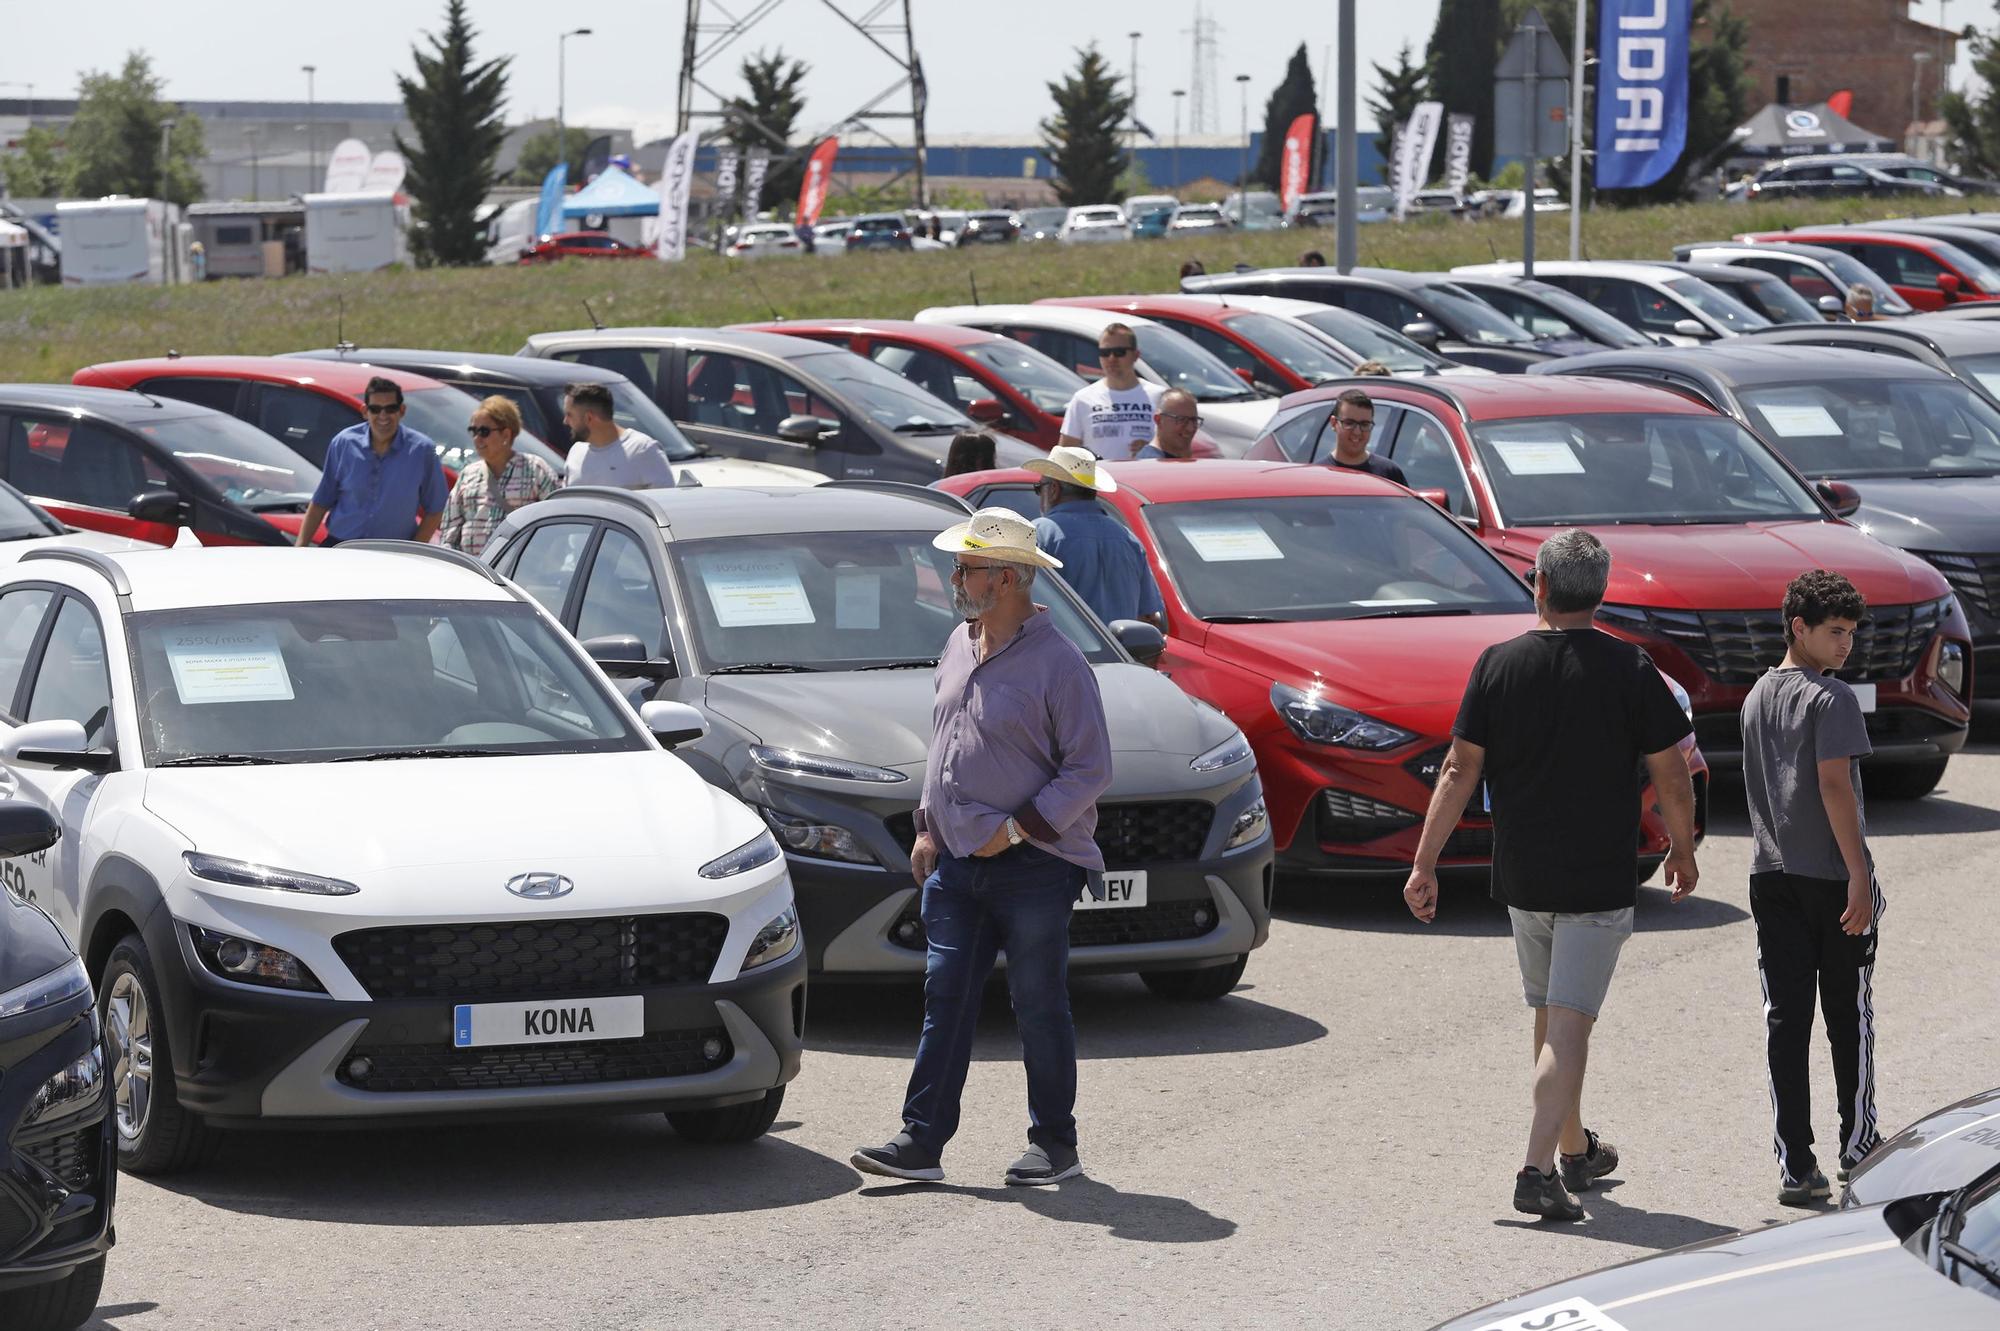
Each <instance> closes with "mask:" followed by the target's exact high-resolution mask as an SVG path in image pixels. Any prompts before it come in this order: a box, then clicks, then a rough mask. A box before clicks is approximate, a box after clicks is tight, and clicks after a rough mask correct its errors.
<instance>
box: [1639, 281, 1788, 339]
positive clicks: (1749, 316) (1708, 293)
mask: <svg viewBox="0 0 2000 1331" xmlns="http://www.w3.org/2000/svg"><path fill="white" fill-rule="evenodd" d="M1665 285H1666V288H1667V290H1669V291H1671V292H1673V293H1674V294H1675V295H1677V296H1679V297H1680V298H1681V299H1682V300H1684V301H1686V302H1687V303H1688V304H1690V305H1692V306H1693V307H1694V308H1695V309H1697V310H1699V311H1700V312H1701V313H1702V314H1704V315H1706V316H1708V320H1709V322H1710V323H1714V324H1720V325H1721V326H1722V327H1724V328H1727V329H1728V330H1729V331H1730V332H1732V333H1745V332H1748V331H1749V330H1751V329H1752V328H1768V327H1770V325H1771V321H1770V320H1769V319H1766V318H1765V317H1764V316H1763V315H1761V314H1759V313H1757V311H1755V310H1753V309H1751V308H1750V307H1749V306H1748V305H1745V304H1744V303H1743V302H1742V301H1740V300H1738V299H1736V297H1734V296H1732V295H1730V294H1729V293H1728V292H1726V291H1718V290H1717V289H1716V288H1714V287H1712V286H1710V285H1709V284H1708V283H1706V282H1704V281H1702V280H1701V279H1700V278H1698V277H1670V278H1668V279H1667V281H1666V284H1665Z"/></svg>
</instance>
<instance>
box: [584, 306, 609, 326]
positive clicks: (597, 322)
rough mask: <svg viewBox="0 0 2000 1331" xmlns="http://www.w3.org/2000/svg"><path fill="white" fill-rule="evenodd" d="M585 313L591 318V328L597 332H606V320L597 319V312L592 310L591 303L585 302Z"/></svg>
mask: <svg viewBox="0 0 2000 1331" xmlns="http://www.w3.org/2000/svg"><path fill="white" fill-rule="evenodd" d="M583 312H584V313H585V314H587V315H589V316H590V326H591V328H593V329H594V330H596V331H597V332H600V333H601V332H603V331H604V320H602V319H600V318H598V317H597V311H596V310H593V309H591V308H590V302H589V301H587V300H586V301H584V302H583Z"/></svg>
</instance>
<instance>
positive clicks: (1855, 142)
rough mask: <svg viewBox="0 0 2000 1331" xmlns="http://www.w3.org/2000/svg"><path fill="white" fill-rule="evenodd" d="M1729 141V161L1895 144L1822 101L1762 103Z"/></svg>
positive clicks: (1879, 149) (1875, 149) (1877, 149)
mask: <svg viewBox="0 0 2000 1331" xmlns="http://www.w3.org/2000/svg"><path fill="white" fill-rule="evenodd" d="M1732 139H1733V142H1731V144H1730V145H1729V160H1730V161H1732V162H1743V161H1766V160H1775V159H1777V158H1781V157H1797V156H1801V155H1803V154H1806V153H1886V152H1894V151H1895V150H1896V145H1895V144H1894V143H1893V142H1891V141H1890V140H1888V139H1885V138H1883V137H1882V136H1881V135H1879V134H1874V133H1871V132H1870V131H1868V130H1865V129H1863V128H1861V127H1860V126H1859V125H1857V124H1855V123H1854V122H1853V121H1851V120H1849V119H1847V118H1846V117H1845V116H1841V115H1837V114H1835V113H1834V111H1833V109H1832V108H1831V107H1829V106H1828V105H1827V104H1826V103H1825V102H1821V103H1819V104H1818V105H1817V106H1784V105H1781V104H1779V103H1777V102H1773V103H1772V104H1771V105H1769V106H1767V107H1765V108H1764V109H1763V110H1761V111H1759V112H1758V113H1757V114H1756V115H1754V116H1751V117H1750V119H1749V120H1747V121H1745V122H1744V123H1743V124H1741V125H1738V126H1737V127H1736V133H1735V134H1734V135H1733V136H1732Z"/></svg>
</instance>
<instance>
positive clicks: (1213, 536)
mask: <svg viewBox="0 0 2000 1331" xmlns="http://www.w3.org/2000/svg"><path fill="white" fill-rule="evenodd" d="M1181 535H1183V536H1185V537H1187V542H1188V544H1189V545H1191V546H1193V547H1194V552H1195V554H1197V555H1199V556H1200V557H1201V560H1202V562H1203V563H1205V564H1232V563H1236V562H1238V561H1240V560H1250V559H1283V558H1284V557H1285V552H1284V551H1282V550H1280V549H1279V548H1278V544H1277V542H1276V541H1273V540H1272V539H1271V534H1270V533H1269V532H1267V531H1265V530H1264V529H1263V527H1261V526H1259V525H1258V523H1257V520H1256V519H1255V518H1209V519H1200V520H1194V521H1184V522H1182V523H1181Z"/></svg>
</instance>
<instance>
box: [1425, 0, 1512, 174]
mask: <svg viewBox="0 0 2000 1331" xmlns="http://www.w3.org/2000/svg"><path fill="white" fill-rule="evenodd" d="M1511 35H1512V34H1511V32H1502V31H1501V30H1500V8H1499V6H1498V5H1496V4H1495V3H1494V0H1441V3H1440V4H1439V5H1438V16H1437V25H1436V26H1435V27H1434V28H1432V29H1431V40H1430V45H1429V46H1428V47H1426V48H1425V51H1424V66H1425V74H1426V82H1427V83H1428V85H1429V89H1430V100H1431V101H1434V102H1442V103H1444V109H1445V111H1446V112H1447V113H1451V112H1462V113H1464V114H1467V115H1470V116H1472V117H1473V121H1472V174H1473V175H1475V176H1481V177H1484V176H1488V175H1491V174H1492V172H1493V72H1494V69H1495V67H1496V66H1498V64H1499V63H1500V51H1501V49H1502V47H1503V46H1504V44H1505V41H1506V39H1507V37H1509V36H1511Z"/></svg>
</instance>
